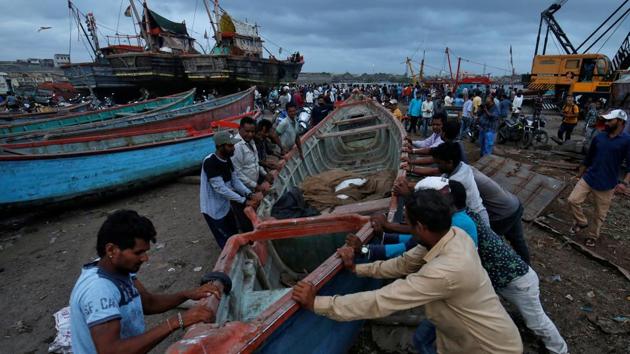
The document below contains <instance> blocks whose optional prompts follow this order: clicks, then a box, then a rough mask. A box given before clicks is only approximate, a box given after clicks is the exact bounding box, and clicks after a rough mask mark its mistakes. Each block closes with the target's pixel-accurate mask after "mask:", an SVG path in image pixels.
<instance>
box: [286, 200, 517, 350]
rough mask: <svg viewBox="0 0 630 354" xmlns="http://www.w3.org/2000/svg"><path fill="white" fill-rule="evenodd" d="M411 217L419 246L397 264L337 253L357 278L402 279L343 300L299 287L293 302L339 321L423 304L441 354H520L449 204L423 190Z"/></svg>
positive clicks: (410, 205)
mask: <svg viewBox="0 0 630 354" xmlns="http://www.w3.org/2000/svg"><path fill="white" fill-rule="evenodd" d="M405 210H406V213H407V215H406V216H407V220H409V222H410V224H411V227H412V234H413V237H414V239H415V240H417V241H418V242H419V243H420V244H419V245H418V246H416V247H414V248H412V249H411V250H409V251H407V252H405V253H404V254H403V255H401V256H399V257H397V258H392V259H389V260H387V261H377V262H374V263H369V264H359V265H356V266H355V264H354V250H353V249H352V248H351V247H342V248H340V249H339V250H338V251H337V253H338V254H339V256H340V257H341V258H342V260H343V262H344V265H345V267H346V269H348V270H350V271H353V272H355V273H356V274H357V275H358V276H369V277H373V278H382V279H395V278H399V279H398V280H395V281H394V282H393V283H391V284H389V285H387V286H384V287H383V288H381V289H378V290H375V291H366V292H361V293H356V294H349V295H344V296H339V295H337V296H315V293H316V290H315V288H314V287H313V285H311V284H310V283H307V282H304V281H300V282H298V284H297V285H296V286H295V287H294V288H293V299H294V300H295V301H296V302H298V303H299V304H301V305H302V306H303V307H305V308H306V309H309V310H311V311H314V312H315V313H317V314H319V315H323V316H326V317H329V318H331V319H334V320H337V321H353V320H359V319H368V318H379V317H385V316H388V315H390V314H391V313H394V312H396V311H400V310H406V309H411V308H414V307H418V306H422V305H424V306H425V312H426V315H427V318H428V319H429V320H430V321H431V322H433V323H434V324H435V327H436V329H437V332H436V343H437V351H438V352H439V353H506V354H507V353H515V354H516V353H522V352H523V345H522V342H521V337H520V335H519V332H518V329H517V328H516V325H514V322H512V319H511V318H510V316H509V315H508V314H507V312H506V311H505V309H504V308H503V306H502V305H501V302H500V301H499V298H498V297H497V295H496V293H495V292H494V290H493V288H492V284H491V282H490V279H489V278H488V273H486V271H485V270H484V269H483V268H482V266H481V261H480V260H479V256H478V254H477V252H476V250H475V245H474V243H473V241H472V239H471V238H470V236H468V235H467V234H466V233H465V232H464V231H463V230H461V229H459V228H454V227H452V226H451V210H450V203H449V201H448V200H447V199H446V197H445V196H444V195H442V194H441V193H440V192H438V191H434V190H422V191H418V192H416V193H415V194H414V195H413V197H412V198H410V200H409V201H408V202H407V204H406V205H405Z"/></svg>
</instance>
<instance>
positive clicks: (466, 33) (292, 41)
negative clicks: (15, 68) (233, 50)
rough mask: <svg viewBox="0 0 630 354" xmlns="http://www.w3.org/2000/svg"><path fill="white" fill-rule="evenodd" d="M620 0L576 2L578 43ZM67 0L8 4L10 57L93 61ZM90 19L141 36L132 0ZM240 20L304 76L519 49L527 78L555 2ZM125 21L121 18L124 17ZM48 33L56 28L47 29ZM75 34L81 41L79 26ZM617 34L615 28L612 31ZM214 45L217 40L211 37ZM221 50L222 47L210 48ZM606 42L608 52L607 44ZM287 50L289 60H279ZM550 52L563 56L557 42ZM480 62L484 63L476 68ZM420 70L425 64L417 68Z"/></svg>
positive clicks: (352, 8) (304, 9) (237, 8)
mask: <svg viewBox="0 0 630 354" xmlns="http://www.w3.org/2000/svg"><path fill="white" fill-rule="evenodd" d="M621 2H622V1H620V0H597V1H595V0H570V1H568V2H567V3H566V4H565V5H564V6H563V8H562V9H561V10H560V11H559V12H558V13H557V14H556V19H557V20H558V22H559V23H560V25H561V26H562V28H563V29H564V30H565V32H566V33H567V34H568V36H569V39H570V40H571V41H572V42H573V44H574V45H575V46H577V45H578V44H580V43H581V42H582V41H583V40H584V39H586V37H587V36H588V35H589V34H590V32H591V31H592V30H594V29H595V28H596V27H597V26H598V25H599V23H601V21H603V20H604V19H605V18H606V17H607V16H608V15H609V14H610V13H611V12H612V11H613V10H614V9H615V8H616V7H617V6H619V5H620V4H621ZM66 3H67V2H66V0H26V1H21V2H19V4H18V2H16V1H15V0H0V8H1V9H2V12H0V29H2V36H0V48H2V50H1V51H0V60H14V59H18V58H28V57H39V58H51V57H52V56H53V54H55V53H68V51H69V47H71V51H70V52H71V57H72V60H73V62H80V61H86V60H89V55H88V51H87V50H86V48H85V46H84V44H83V43H82V42H81V41H79V39H78V37H77V28H76V24H71V22H70V19H69V16H68V7H67V6H66ZM74 3H75V5H76V6H77V7H78V8H79V9H80V10H81V11H83V12H84V13H87V12H93V13H94V15H95V16H96V20H97V23H98V24H99V30H100V32H101V43H103V42H105V43H106V40H105V35H107V34H114V33H115V31H116V29H118V32H120V33H131V34H133V33H134V29H133V24H132V21H131V19H130V18H128V17H124V16H122V12H123V11H124V9H125V8H126V7H127V6H128V4H129V2H128V0H122V1H121V0H108V1H105V0H74ZM220 3H221V5H222V7H223V8H225V9H226V10H227V11H228V12H230V13H231V15H232V16H233V17H235V18H239V19H247V20H248V21H250V22H255V23H257V24H258V25H259V26H260V31H261V34H262V36H263V37H264V38H265V40H266V42H265V46H266V47H267V48H268V49H269V50H270V51H271V52H273V53H274V54H275V55H276V56H280V57H285V56H286V55H288V54H289V53H290V52H291V51H297V50H299V51H300V52H301V53H302V54H303V55H304V57H305V62H306V63H305V65H304V67H303V71H309V72H312V71H328V72H334V73H343V72H346V71H348V72H352V73H363V72H367V73H372V72H389V73H404V72H405V65H404V63H403V61H404V59H405V57H407V56H409V57H412V58H413V60H414V61H415V62H419V61H420V60H421V58H422V53H423V50H424V51H425V53H426V60H425V62H426V64H427V68H426V71H427V72H428V73H436V72H439V71H441V70H448V66H447V64H446V60H445V55H444V48H445V47H447V46H448V47H449V48H450V50H451V52H452V57H451V60H452V62H453V63H452V65H453V71H455V69H456V68H455V66H456V64H457V57H458V56H461V57H462V58H465V59H468V60H469V61H463V62H462V68H463V69H464V70H467V71H470V72H478V73H480V72H482V71H483V66H482V65H480V64H481V63H486V64H487V67H486V72H487V73H488V72H490V73H492V74H494V75H503V74H505V72H504V70H505V69H508V70H509V65H510V64H509V47H510V45H511V46H512V48H513V56H514V66H515V69H516V71H517V72H519V73H523V72H528V71H529V70H530V68H531V60H532V55H533V53H534V46H535V43H536V31H537V29H538V21H539V19H540V12H541V11H542V10H543V9H545V8H546V7H547V6H549V4H551V3H552V1H550V0H522V1H519V0H513V1H505V0H501V1H497V0H486V1H460V0H455V1H431V2H428V1H411V0H408V1H406V0H379V1H372V0H363V1H355V0H352V1H350V0H334V1H331V0H321V1H299V0H293V1H287V0H282V1H280V0H265V1H261V0H223V1H221V2H220ZM149 6H150V7H151V8H152V9H153V10H154V11H156V12H158V13H160V14H161V15H163V16H165V17H167V18H169V19H170V20H172V21H177V22H181V21H184V20H185V21H186V24H187V26H188V27H189V33H190V34H191V35H192V36H193V37H195V38H196V39H197V40H198V42H199V44H201V45H203V46H207V42H206V40H205V39H204V38H203V33H204V31H208V33H209V34H211V28H210V24H209V21H208V17H207V15H206V13H205V10H204V7H203V0H150V1H149ZM119 14H120V16H119ZM40 26H50V27H52V28H51V29H48V30H43V31H41V32H37V30H38V28H40ZM71 27H72V34H73V35H72V37H71V36H70V28H71ZM628 30H630V20H628V19H626V20H625V22H623V23H622V24H621V25H620V26H619V28H618V29H617V30H616V32H615V33H614V34H613V35H612V36H611V37H610V39H609V40H608V41H607V42H606V43H605V44H604V40H605V39H606V38H608V36H606V37H604V39H603V40H602V41H600V43H599V44H597V45H596V46H594V49H593V51H594V50H599V49H600V47H601V50H600V52H601V53H604V54H606V55H608V56H609V57H611V58H612V56H613V55H614V53H616V51H617V48H618V47H619V45H620V44H621V41H622V40H623V38H624V37H625V36H626V34H627V33H628ZM611 32H612V31H611ZM210 41H212V39H210ZM210 44H211V45H212V43H210ZM602 45H603V47H602ZM278 46H281V47H282V54H281V55H278ZM548 50H549V51H550V52H552V53H556V52H558V50H557V49H556V45H555V44H554V42H553V41H551V42H550V44H549V49H548ZM476 63H479V64H476ZM414 67H415V68H414V69H415V70H417V67H418V64H415V65H414Z"/></svg>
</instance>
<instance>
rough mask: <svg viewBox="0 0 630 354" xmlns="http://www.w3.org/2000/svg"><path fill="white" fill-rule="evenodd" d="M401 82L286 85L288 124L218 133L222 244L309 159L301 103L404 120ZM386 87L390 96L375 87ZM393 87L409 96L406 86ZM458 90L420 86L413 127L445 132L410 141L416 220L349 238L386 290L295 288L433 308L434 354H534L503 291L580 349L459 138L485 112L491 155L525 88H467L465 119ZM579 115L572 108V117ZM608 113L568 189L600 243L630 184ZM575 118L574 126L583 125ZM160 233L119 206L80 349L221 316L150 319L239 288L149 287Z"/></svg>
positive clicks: (379, 308) (84, 292)
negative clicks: (285, 161)
mask: <svg viewBox="0 0 630 354" xmlns="http://www.w3.org/2000/svg"><path fill="white" fill-rule="evenodd" d="M383 88H385V89H387V90H388V91H387V94H385V93H383ZM394 88H395V87H391V86H387V85H385V86H378V85H374V86H372V85H364V86H362V85H351V86H346V87H343V86H341V87H337V86H335V85H332V86H331V85H324V86H322V87H315V86H305V87H299V88H298V87H296V88H294V89H293V90H291V89H288V90H285V89H284V88H281V89H280V90H279V91H278V98H277V99H278V102H279V104H280V105H281V106H283V109H284V110H286V112H287V116H288V118H287V119H285V120H284V121H283V122H282V123H280V124H278V125H274V124H272V122H271V121H269V120H267V119H260V120H258V121H256V120H254V119H253V118H250V117H245V118H243V119H241V120H240V125H239V129H238V133H237V134H232V133H230V132H229V131H220V132H217V133H216V134H215V136H214V144H215V146H216V151H215V152H213V153H212V154H209V155H208V156H207V157H206V158H205V159H204V160H203V163H202V166H201V179H200V209H201V213H202V215H203V217H204V219H205V221H206V222H207V225H208V227H209V229H210V232H211V233H212V235H213V236H214V238H215V240H216V242H217V245H218V246H219V247H220V248H223V247H225V245H226V243H227V242H228V241H229V240H230V237H231V236H233V235H234V234H237V233H242V232H247V231H251V230H252V229H253V227H252V224H251V222H250V221H249V219H248V218H247V217H246V215H245V212H244V210H245V208H246V207H252V208H256V207H257V206H258V205H259V203H260V202H261V200H262V198H263V194H264V193H265V192H266V191H268V190H269V188H270V185H271V183H273V176H274V175H275V173H274V171H275V170H277V169H278V168H279V167H280V166H281V164H279V161H280V160H281V159H282V157H283V156H284V155H285V154H287V153H288V152H289V151H290V150H292V149H293V148H294V147H295V151H294V153H297V154H299V156H301V157H302V158H303V156H302V150H301V145H300V138H299V135H298V134H297V128H296V122H295V116H296V112H297V109H298V108H299V107H300V105H312V106H313V112H317V113H315V115H314V119H316V123H315V124H317V123H318V122H319V121H321V120H322V119H323V118H324V117H325V116H326V115H327V114H328V113H329V112H330V111H331V110H332V109H333V108H334V107H333V105H334V102H337V101H338V100H339V98H341V99H343V98H344V97H347V96H348V95H349V94H352V91H350V90H354V91H355V93H357V92H358V93H363V96H365V97H368V99H375V100H377V101H381V102H382V103H385V104H386V105H388V106H391V109H392V111H393V113H394V115H395V116H396V117H399V119H403V118H402V116H403V115H402V112H400V109H399V107H398V105H397V104H398V99H399V98H401V96H400V95H401V94H402V99H403V100H406V97H408V96H407V95H405V94H404V93H405V90H407V89H408V88H409V86H406V87H400V88H401V90H400V91H399V90H397V87H396V89H394ZM377 90H378V96H372V95H369V93H370V92H371V93H374V94H376V93H377ZM302 91H304V97H305V99H304V100H301V97H302V96H301V95H302ZM273 92H274V91H273V90H272V91H271V92H269V93H268V94H269V95H272V94H273ZM390 92H391V93H390ZM393 92H396V93H397V95H398V96H393V97H392V95H391V94H393ZM412 92H413V89H412ZM436 92H437V91H436ZM423 94H427V95H426V96H423ZM258 95H261V96H262V95H263V94H262V93H258ZM452 96H453V95H452V94H451V93H450V92H448V91H446V92H443V95H442V94H441V93H436V94H435V95H434V94H433V93H432V92H431V90H429V91H428V92H424V93H422V92H420V93H418V94H417V96H416V95H415V94H413V93H412V95H410V97H409V109H408V111H407V115H408V116H409V117H411V118H410V121H411V122H413V123H412V124H411V125H410V126H409V127H408V129H409V131H410V133H415V132H416V131H419V130H422V129H427V130H428V126H430V127H431V134H430V135H429V134H428V131H427V135H426V137H425V138H421V139H415V138H414V137H413V136H412V135H409V137H408V138H407V139H406V140H405V142H404V144H403V145H404V146H403V150H402V151H401V152H406V153H408V155H409V157H406V158H405V159H404V160H403V164H402V167H403V168H405V169H407V171H408V172H409V173H412V174H414V175H416V176H420V177H423V178H421V179H420V181H419V182H417V183H412V182H410V181H409V180H408V179H407V178H406V177H400V178H398V179H397V180H396V182H395V183H394V186H393V190H392V192H393V193H394V194H396V195H397V196H398V197H399V198H401V199H402V200H403V201H404V219H403V220H398V221H397V222H391V221H388V220H387V219H386V218H385V216H384V215H374V216H372V218H371V224H372V228H373V229H374V231H375V232H376V233H377V234H381V235H382V240H383V242H382V244H370V245H363V244H362V243H361V240H360V239H359V238H358V237H356V236H354V235H348V236H347V239H346V245H345V246H343V247H341V248H340V249H338V250H337V253H338V254H339V256H340V257H341V259H342V260H343V262H344V265H345V267H346V269H348V270H349V271H351V272H354V273H355V274H356V275H357V276H361V277H374V278H382V279H392V280H394V281H393V282H391V283H389V284H388V285H385V286H384V287H382V288H380V289H378V290H374V291H368V292H362V293H357V294H349V295H343V296H317V293H316V290H315V288H314V287H313V285H312V284H310V283H307V282H303V281H300V282H298V284H297V285H296V286H295V287H294V288H293V295H292V296H293V299H294V300H295V301H297V302H298V303H299V304H301V305H302V306H303V307H304V308H306V309H309V310H311V311H314V312H315V313H317V314H319V315H322V316H326V317H329V318H332V319H335V320H338V321H351V320H357V319H367V318H377V317H384V316H387V315H389V314H391V313H393V312H395V311H399V310H405V309H410V308H414V307H418V306H424V308H425V312H426V315H427V316H426V317H427V318H426V319H425V320H423V321H422V323H421V324H420V325H419V327H418V328H417V330H416V332H415V334H414V337H413V343H414V345H415V347H416V349H417V350H418V351H419V352H420V353H436V352H471V353H472V352H492V353H494V352H501V353H521V352H522V351H523V345H522V341H521V337H520V334H519V331H518V329H517V327H516V325H515V324H514V322H513V321H512V319H511V317H510V316H509V315H508V313H507V312H506V310H505V309H504V307H503V305H502V303H501V301H500V298H499V295H500V296H501V297H502V298H504V299H505V300H507V301H509V302H510V303H512V304H513V305H515V306H516V308H517V309H518V311H519V312H520V314H521V315H522V317H523V319H524V321H525V324H526V326H527V327H528V328H530V329H531V330H532V331H533V332H534V333H535V334H536V335H537V336H538V337H539V338H540V339H541V340H542V342H543V343H544V345H545V347H546V348H547V350H548V351H549V352H552V353H567V352H568V347H567V344H566V342H565V340H564V339H563V337H562V335H561V334H560V332H559V331H558V329H557V327H556V326H555V324H554V323H553V322H552V321H551V319H550V318H549V317H548V316H547V315H546V313H545V311H544V309H543V307H542V304H541V301H540V290H539V278H538V275H537V274H536V272H535V270H534V269H533V268H532V267H531V266H530V264H531V258H530V254H529V249H528V246H527V242H526V240H525V237H524V234H523V225H522V222H521V218H522V215H523V211H524V206H523V205H522V204H521V202H520V201H519V199H518V198H517V197H516V196H515V195H514V194H512V193H510V192H509V191H507V190H505V189H504V188H503V187H502V186H500V185H499V184H497V183H496V182H495V181H494V180H492V179H491V178H489V177H488V176H486V175H484V174H483V173H482V172H481V171H479V170H477V169H476V168H474V167H473V166H471V165H469V164H468V159H467V158H466V153H465V149H464V148H463V145H462V142H461V141H460V140H459V138H461V136H462V134H466V129H467V125H468V126H469V125H470V124H471V120H473V119H478V120H479V125H480V137H481V140H482V154H491V153H492V142H493V139H494V136H493V133H495V132H496V126H497V122H498V120H499V119H500V117H504V114H506V113H505V111H506V110H508V111H509V110H510V109H520V108H521V105H522V100H523V99H522V92H518V91H516V92H514V95H513V97H509V98H508V97H507V96H508V95H506V94H505V93H503V92H499V93H498V94H496V95H494V94H492V93H491V92H489V93H488V94H487V95H486V97H485V98H482V97H481V93H480V92H479V91H473V92H471V95H470V96H469V95H468V93H467V92H466V93H464V94H462V97H461V100H460V101H458V103H457V104H458V105H461V108H458V109H461V110H462V115H461V122H459V121H454V120H449V119H447V113H446V110H445V109H444V106H448V105H455V102H456V100H455V99H453V98H452ZM283 97H284V98H283ZM396 97H397V98H396ZM434 98H435V100H434ZM435 101H439V104H436V103H435ZM482 102H483V103H482ZM397 110H398V112H396V111H397ZM574 113H576V112H575V111H574V110H570V109H568V110H567V114H566V115H570V114H574ZM599 118H601V119H602V120H603V121H604V122H605V123H604V126H605V128H604V131H603V132H601V133H600V134H598V135H596V137H595V138H594V140H593V142H592V144H591V147H590V149H589V153H588V155H587V156H586V158H585V160H584V163H583V165H582V166H581V168H580V171H579V181H578V182H577V184H576V186H575V188H574V190H573V192H572V193H571V195H570V196H569V199H568V201H569V204H570V206H571V211H572V214H573V216H574V219H575V220H574V223H573V227H572V228H571V232H572V233H575V234H579V233H582V232H585V230H587V229H589V227H588V225H589V221H588V219H587V218H586V216H585V214H584V211H583V209H582V206H583V203H584V201H585V199H586V197H587V195H589V194H592V195H593V196H594V197H595V209H596V219H595V221H594V224H595V227H594V229H593V231H591V233H590V234H589V236H588V238H587V239H586V240H587V241H586V242H587V246H592V245H594V244H595V242H597V239H598V237H599V233H600V230H601V227H602V224H603V222H604V220H605V217H606V213H607V211H608V208H609V207H610V202H611V199H612V196H613V194H614V193H615V191H618V192H623V193H628V184H629V183H630V173H626V174H625V176H624V178H623V180H621V181H619V180H618V176H619V175H620V173H621V166H622V164H623V162H624V161H625V163H626V165H628V163H630V135H628V134H627V133H625V132H624V129H625V127H626V121H627V114H626V113H625V112H624V111H622V110H613V111H611V112H609V113H607V114H604V115H601V116H600V117H599ZM566 123H567V124H570V122H569V121H567V122H566ZM414 129H417V130H414ZM562 129H564V133H563V134H566V131H567V130H569V129H570V128H567V127H565V128H562ZM569 134H570V132H569ZM155 239H156V232H155V229H154V228H153V225H152V223H151V221H150V220H149V219H147V218H146V217H143V216H140V215H138V214H137V213H136V212H134V211H129V210H123V211H118V212H115V213H113V214H112V215H110V216H109V217H108V218H107V220H106V221H105V223H104V224H103V225H102V227H101V229H100V231H99V233H98V237H97V246H96V249H97V253H98V255H99V257H100V259H99V260H98V261H96V262H94V263H91V264H88V265H86V266H85V267H84V268H83V270H82V273H81V275H80V277H79V279H78V280H77V283H76V285H75V288H74V290H73V292H72V295H71V299H70V304H71V322H72V333H73V342H72V344H73V349H74V350H75V352H76V353H91V352H95V351H99V352H120V351H125V352H126V351H130V352H136V351H147V350H149V349H150V348H152V347H154V346H155V345H157V343H159V342H160V341H161V340H163V339H164V338H165V337H166V336H168V335H169V334H170V333H172V332H174V331H175V330H177V329H180V328H182V329H183V328H185V327H187V326H189V325H191V324H194V323H197V322H211V321H213V320H214V316H215V314H214V313H212V312H211V311H210V310H209V309H208V308H206V307H203V306H196V307H193V308H191V309H189V310H188V311H186V312H183V313H178V314H176V315H174V316H171V317H169V318H167V319H166V320H165V321H164V322H162V323H161V324H159V325H157V326H155V327H154V328H152V329H150V330H146V329H145V326H144V320H143V317H144V315H145V314H153V313H161V312H165V311H167V310H169V309H172V308H174V307H176V306H178V305H179V304H181V303H182V302H184V301H186V300H189V299H190V300H197V299H201V298H204V297H208V296H215V297H217V298H220V297H221V294H222V293H225V292H226V288H228V289H229V287H230V281H229V278H228V279H226V276H225V275H224V274H211V275H210V276H209V277H207V279H206V282H205V283H204V284H203V285H201V286H200V287H198V288H195V289H191V290H186V291H182V292H179V293H176V294H171V295H158V294H153V293H150V292H148V291H147V290H146V289H145V288H144V287H143V286H142V283H141V282H140V281H139V280H138V278H137V276H136V273H137V272H138V271H139V269H140V266H141V265H142V264H143V263H144V262H146V261H147V260H148V257H147V251H148V250H149V249H150V242H155ZM209 280H216V281H217V282H214V283H211V282H208V281H209ZM217 284H219V285H217ZM227 291H229V290H227Z"/></svg>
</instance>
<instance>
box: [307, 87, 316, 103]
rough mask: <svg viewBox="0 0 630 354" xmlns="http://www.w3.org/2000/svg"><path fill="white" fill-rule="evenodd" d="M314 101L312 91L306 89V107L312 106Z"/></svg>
mask: <svg viewBox="0 0 630 354" xmlns="http://www.w3.org/2000/svg"><path fill="white" fill-rule="evenodd" d="M314 99H315V96H314V95H313V91H312V90H311V89H308V91H306V104H307V105H308V106H313V102H314Z"/></svg>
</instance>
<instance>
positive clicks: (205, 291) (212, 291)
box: [184, 283, 221, 300]
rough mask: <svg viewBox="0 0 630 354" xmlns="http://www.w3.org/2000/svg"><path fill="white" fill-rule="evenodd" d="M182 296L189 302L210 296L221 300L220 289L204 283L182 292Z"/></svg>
mask: <svg viewBox="0 0 630 354" xmlns="http://www.w3.org/2000/svg"><path fill="white" fill-rule="evenodd" d="M184 296H185V297H187V298H188V299H190V300H201V299H205V298H207V297H210V296H215V297H216V298H217V299H220V298H221V289H219V287H218V286H216V285H214V284H212V283H205V284H203V285H202V286H200V287H198V288H196V289H192V290H188V291H186V292H184Z"/></svg>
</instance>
